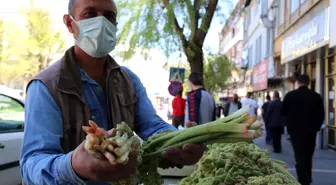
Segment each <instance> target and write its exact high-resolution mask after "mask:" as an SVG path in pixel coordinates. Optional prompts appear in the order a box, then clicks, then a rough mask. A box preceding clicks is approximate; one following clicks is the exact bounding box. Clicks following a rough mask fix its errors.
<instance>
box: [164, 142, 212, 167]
mask: <svg viewBox="0 0 336 185" xmlns="http://www.w3.org/2000/svg"><path fill="white" fill-rule="evenodd" d="M204 151H205V146H203V145H197V144H186V145H184V146H183V147H182V148H178V147H170V148H168V150H167V151H165V152H164V153H162V156H163V157H164V158H166V159H168V160H169V161H171V162H173V163H175V164H179V165H193V164H196V163H197V162H198V161H199V159H200V158H201V157H202V156H203V153H204Z"/></svg>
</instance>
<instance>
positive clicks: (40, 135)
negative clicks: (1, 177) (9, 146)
mask: <svg viewBox="0 0 336 185" xmlns="http://www.w3.org/2000/svg"><path fill="white" fill-rule="evenodd" d="M25 120H26V123H25V124H26V125H25V131H24V138H23V145H22V150H21V156H20V167H21V176H22V178H23V180H24V182H25V183H26V184H29V185H39V184H48V185H60V184H84V182H83V181H82V180H81V179H80V178H79V177H78V176H77V175H76V173H75V172H74V171H73V169H72V166H71V156H72V152H70V153H68V154H63V149H62V147H61V144H60V139H61V137H62V135H63V126H62V118H61V111H60V109H59V107H58V106H57V104H56V102H55V101H54V99H53V98H52V97H51V95H50V93H49V91H48V89H47V87H46V86H45V85H44V84H43V83H42V82H40V81H33V82H32V83H31V84H30V86H29V88H28V92H27V98H26V103H25Z"/></svg>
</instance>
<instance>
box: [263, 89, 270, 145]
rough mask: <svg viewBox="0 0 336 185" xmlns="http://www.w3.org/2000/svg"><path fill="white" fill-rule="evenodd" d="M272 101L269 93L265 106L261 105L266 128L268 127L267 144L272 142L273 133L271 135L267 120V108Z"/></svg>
mask: <svg viewBox="0 0 336 185" xmlns="http://www.w3.org/2000/svg"><path fill="white" fill-rule="evenodd" d="M270 101H271V96H270V95H267V96H266V102H265V103H264V104H263V106H262V107H261V114H262V117H263V120H264V123H265V128H266V144H268V145H270V144H271V143H272V135H271V131H270V129H269V126H268V123H267V122H266V113H267V108H268V105H269V103H270Z"/></svg>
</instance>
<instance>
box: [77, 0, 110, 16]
mask: <svg viewBox="0 0 336 185" xmlns="http://www.w3.org/2000/svg"><path fill="white" fill-rule="evenodd" d="M75 8H76V9H79V10H85V9H87V8H95V9H97V10H98V11H106V10H108V11H113V12H114V13H115V14H117V7H116V4H115V2H114V1H113V0H76V3H75Z"/></svg>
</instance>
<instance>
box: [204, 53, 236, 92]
mask: <svg viewBox="0 0 336 185" xmlns="http://www.w3.org/2000/svg"><path fill="white" fill-rule="evenodd" d="M232 69H234V68H233V65H232V64H231V63H230V61H229V59H228V58H227V57H226V56H221V55H216V56H209V57H208V58H207V62H206V63H205V64H204V83H205V88H206V89H207V90H208V91H209V92H211V93H213V92H216V91H219V90H221V89H223V88H225V85H226V82H227V80H228V79H229V78H230V77H231V71H232Z"/></svg>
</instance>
